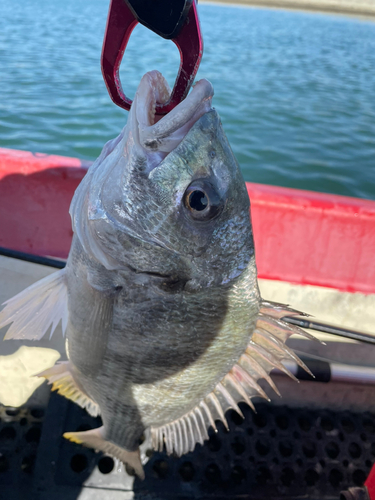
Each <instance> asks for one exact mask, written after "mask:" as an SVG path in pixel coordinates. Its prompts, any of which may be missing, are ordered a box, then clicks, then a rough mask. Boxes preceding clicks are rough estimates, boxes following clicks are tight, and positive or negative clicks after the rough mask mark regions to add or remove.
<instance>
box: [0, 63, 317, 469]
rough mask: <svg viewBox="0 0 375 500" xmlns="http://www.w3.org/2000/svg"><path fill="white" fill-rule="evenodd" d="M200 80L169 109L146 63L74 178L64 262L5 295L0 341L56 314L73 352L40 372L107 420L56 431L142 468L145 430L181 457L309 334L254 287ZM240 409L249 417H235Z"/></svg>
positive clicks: (244, 226)
mask: <svg viewBox="0 0 375 500" xmlns="http://www.w3.org/2000/svg"><path fill="white" fill-rule="evenodd" d="M213 94H214V91H213V87H212V85H211V83H210V82H208V81H207V80H204V79H203V80H200V81H199V82H197V83H196V84H195V86H194V87H193V90H192V91H191V93H190V94H189V95H188V96H187V97H186V99H185V100H183V101H182V102H181V103H180V104H179V105H178V106H177V107H175V108H174V109H173V110H172V111H171V112H169V113H168V114H167V115H165V116H163V117H160V116H157V115H156V114H155V107H156V104H157V103H165V102H166V101H168V99H169V97H170V89H169V87H168V84H167V82H166V81H165V79H164V78H163V76H162V75H161V74H160V73H159V72H157V71H152V72H149V73H147V74H145V75H144V76H143V78H142V79H141V82H140V84H139V87H138V90H137V92H136V95H135V98H134V102H133V104H132V107H131V110H130V113H129V117H128V121H127V124H126V126H125V127H124V129H123V130H122V132H121V133H120V135H119V136H118V137H117V138H115V139H113V140H112V141H109V142H108V143H107V144H106V145H105V146H104V148H103V150H102V152H101V154H100V156H99V158H98V159H97V160H96V161H95V162H94V164H93V165H92V166H91V167H90V168H89V170H88V172H87V174H86V175H85V177H84V178H83V180H82V182H81V183H80V185H79V186H78V188H77V190H76V192H75V194H74V197H73V200H72V203H71V207H70V215H71V219H72V227H73V239H72V245H71V249H70V253H69V256H68V260H67V263H66V266H65V268H64V269H62V270H59V271H57V272H55V273H54V274H52V275H50V276H48V277H46V278H44V279H43V280H41V281H39V282H37V283H35V284H34V285H32V286H31V287H29V288H28V289H26V290H24V291H23V292H21V293H20V294H18V295H17V296H15V297H13V298H11V299H10V300H8V301H7V302H6V303H5V307H4V309H3V310H2V311H1V313H0V328H2V327H4V326H7V325H10V327H9V329H8V331H7V333H6V335H5V339H28V340H39V339H41V338H42V337H43V336H44V335H45V334H46V333H47V331H48V330H49V329H50V331H51V333H50V335H51V336H52V334H53V332H54V331H55V329H56V327H57V325H58V324H59V322H60V321H61V322H62V330H63V334H64V335H65V339H66V340H65V342H66V344H65V345H66V354H67V358H68V361H64V362H57V363H56V364H55V366H53V367H52V368H49V369H47V370H45V371H44V372H42V373H41V374H39V375H40V376H43V377H45V378H46V379H47V380H48V382H49V383H50V384H52V389H53V390H57V391H58V393H59V394H61V395H63V396H65V397H66V398H68V399H70V400H72V401H74V402H75V403H77V404H78V405H80V406H81V407H82V408H85V409H86V410H87V411H88V413H89V414H90V415H93V416H97V415H100V416H101V418H102V422H103V425H102V426H101V427H99V428H97V429H92V430H88V431H82V432H67V433H65V434H64V437H65V438H67V439H69V440H71V441H73V442H75V443H80V444H82V445H84V446H88V447H91V448H94V449H95V450H100V451H102V452H104V453H107V454H110V455H112V456H114V457H116V458H118V459H119V460H121V461H122V462H123V463H125V464H128V465H130V466H131V467H132V468H133V469H134V471H135V472H136V474H137V475H138V476H139V477H140V478H143V477H144V471H143V465H142V460H141V455H140V447H139V446H140V442H141V440H142V436H146V435H147V436H148V437H149V439H150V442H151V445H152V447H153V448H154V449H155V450H159V451H161V450H163V449H164V447H165V449H166V451H167V453H168V454H172V453H175V454H176V455H177V456H181V455H182V454H184V453H187V452H189V451H192V450H193V449H194V448H195V446H196V443H200V444H202V445H203V444H204V441H205V440H207V439H208V430H209V428H210V427H212V428H213V429H215V430H216V423H215V422H216V421H222V422H223V423H224V425H225V426H226V427H227V428H228V424H227V421H226V417H225V414H226V412H227V410H229V409H233V410H235V411H236V412H237V413H239V414H240V415H242V412H241V409H240V407H239V403H240V402H245V403H247V404H248V405H249V406H250V407H251V408H252V409H253V410H254V411H255V407H254V403H253V401H252V399H253V398H254V397H261V398H265V399H266V400H269V398H268V395H267V394H266V392H265V391H264V389H263V388H262V387H261V385H260V384H259V380H260V379H265V380H266V381H267V382H268V384H269V385H270V386H271V387H272V388H273V390H274V391H275V392H276V393H277V394H279V391H278V389H277V387H276V385H275V383H274V382H273V380H272V379H271V377H270V372H271V371H272V370H273V369H274V368H276V369H279V370H281V371H283V372H284V373H286V374H288V375H289V376H290V377H292V378H295V377H294V376H293V375H292V374H291V373H290V372H289V371H288V369H287V368H286V367H285V366H284V365H283V363H282V362H283V360H293V361H295V362H297V363H298V364H299V365H300V366H301V367H302V368H304V369H305V370H306V371H308V372H309V373H311V372H310V371H309V369H308V368H307V367H306V366H305V365H304V363H303V362H302V361H301V360H300V359H299V358H298V357H297V355H296V354H295V353H294V352H293V351H292V350H291V349H290V348H289V347H287V346H286V344H285V342H286V341H287V339H288V338H289V337H290V336H291V335H293V334H299V335H302V336H304V337H307V338H313V337H312V336H310V334H308V333H307V332H305V331H304V330H302V329H300V328H299V327H297V326H293V325H290V324H288V323H286V322H285V321H283V319H282V318H283V316H285V315H288V316H293V315H301V314H303V313H301V312H299V311H295V310H293V309H291V308H290V307H289V306H286V305H282V304H277V303H273V302H269V301H266V300H264V299H263V298H262V297H261V295H260V291H259V287H258V282H257V268H256V262H255V250H254V240H253V231H252V224H251V217H250V201H249V196H248V193H247V189H246V185H245V182H244V179H243V177H242V174H241V170H240V167H239V165H238V163H237V160H236V158H235V156H234V154H233V152H232V150H231V147H230V144H229V142H228V140H227V138H226V136H225V133H224V131H223V127H222V124H221V121H220V118H219V115H218V113H217V111H216V110H215V109H214V108H213V107H212V98H213ZM242 416H243V415H242Z"/></svg>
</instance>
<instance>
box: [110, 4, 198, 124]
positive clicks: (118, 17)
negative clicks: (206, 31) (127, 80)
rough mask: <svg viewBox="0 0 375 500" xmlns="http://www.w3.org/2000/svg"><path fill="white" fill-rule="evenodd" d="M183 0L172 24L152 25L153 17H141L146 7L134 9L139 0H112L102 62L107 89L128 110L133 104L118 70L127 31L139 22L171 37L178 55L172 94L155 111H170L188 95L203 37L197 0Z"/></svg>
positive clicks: (128, 36) (115, 101)
mask: <svg viewBox="0 0 375 500" xmlns="http://www.w3.org/2000/svg"><path fill="white" fill-rule="evenodd" d="M143 1H144V0H143ZM158 1H159V2H161V0H152V2H153V4H152V7H153V8H155V7H157V3H158ZM174 1H176V0H174ZM183 3H184V9H183V11H182V12H181V15H177V17H176V20H175V21H174V22H173V23H172V25H169V26H168V25H167V24H164V25H163V23H162V22H161V23H159V24H158V25H157V26H156V27H155V26H153V25H152V23H150V21H152V19H150V17H149V18H147V17H146V18H145V17H144V15H143V14H146V16H147V11H144V12H142V10H140V9H139V8H138V9H137V7H139V6H140V5H141V2H140V1H139V0H111V4H110V7H109V13H108V19H107V27H106V31H105V35H104V42H103V50H102V57H101V65H102V73H103V78H104V81H105V84H106V86H107V89H108V93H109V95H110V97H111V99H112V101H113V102H114V103H115V104H117V105H118V106H120V107H121V108H124V109H126V110H129V109H130V106H131V104H132V101H131V100H130V99H129V98H128V97H126V94H125V93H124V91H123V89H122V85H121V81H120V76H119V70H120V64H121V61H122V58H123V55H124V52H125V49H126V46H127V44H128V41H129V38H130V35H131V33H132V31H133V29H134V28H135V26H136V25H137V24H138V22H141V23H142V24H144V25H145V26H147V27H148V28H150V29H152V30H153V31H155V32H156V33H158V34H159V35H161V36H162V37H163V38H167V39H171V40H172V41H173V42H174V43H175V44H176V45H177V47H178V49H179V52H180V56H181V62H180V68H179V71H178V74H177V78H176V82H175V85H174V87H173V90H172V94H171V97H170V99H169V101H168V102H167V103H165V104H162V105H157V106H156V114H157V115H165V114H167V113H169V111H171V110H172V109H173V108H174V107H175V106H177V104H179V103H180V102H181V101H182V100H183V99H184V98H185V97H186V96H187V94H188V92H189V90H190V87H191V86H192V84H193V82H194V78H195V76H196V74H197V71H198V68H199V64H200V62H201V59H202V54H203V40H202V35H201V31H200V25H199V19H198V13H197V5H196V0H187V1H186V0H183ZM149 13H150V12H149ZM151 14H152V12H151ZM159 21H160V19H159ZM163 27H164V28H165V29H163Z"/></svg>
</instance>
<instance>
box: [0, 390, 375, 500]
mask: <svg viewBox="0 0 375 500" xmlns="http://www.w3.org/2000/svg"><path fill="white" fill-rule="evenodd" d="M256 408H257V414H254V413H253V412H252V411H251V410H250V409H249V408H248V407H247V406H245V405H243V406H241V409H242V411H243V413H244V415H245V420H243V419H242V418H241V417H239V416H238V415H237V414H236V413H234V412H229V413H228V414H227V419H228V423H229V427H230V429H231V430H230V432H227V431H226V430H225V429H224V426H223V425H222V424H221V423H220V424H218V433H214V432H210V436H211V437H210V440H209V441H208V442H206V443H205V445H204V446H200V445H197V446H196V449H195V451H194V452H193V453H189V454H187V455H184V456H183V457H181V458H177V457H174V456H170V457H168V456H167V455H166V454H165V453H153V454H152V455H151V457H150V460H149V462H148V463H147V464H146V465H145V473H146V479H145V480H144V481H140V480H138V479H137V478H136V479H135V480H134V478H133V477H132V475H131V471H130V470H128V471H127V472H126V471H125V470H124V467H120V466H119V464H117V463H115V461H114V460H113V459H112V458H110V457H107V456H103V455H102V454H98V453H95V452H94V451H93V450H90V449H88V448H84V447H82V446H80V445H75V444H73V443H71V442H68V441H66V440H65V439H63V438H62V434H63V433H64V432H65V431H77V430H86V429H90V428H94V427H98V426H99V425H101V422H100V418H97V419H93V418H91V417H89V416H88V415H87V413H86V412H85V411H84V410H81V409H80V408H79V407H77V406H76V405H74V404H73V403H70V402H68V401H67V400H65V399H64V398H62V397H60V396H58V395H56V394H52V395H51V399H50V403H49V406H48V408H47V411H46V413H45V415H44V412H43V410H42V409H38V408H34V409H32V410H31V411H28V410H25V409H20V410H15V411H13V410H11V409H4V408H3V409H2V410H1V413H0V418H1V422H0V498H6V499H14V500H16V499H18V498H22V499H29V498H30V499H38V500H41V499H43V500H44V499H47V498H48V500H50V499H52V498H53V499H60V498H61V499H64V500H71V499H75V498H77V497H78V495H79V492H80V491H81V489H82V488H88V489H90V488H91V490H90V491H92V492H95V494H98V493H99V492H100V496H99V497H97V496H95V498H103V500H105V499H112V498H113V491H114V490H115V491H123V492H125V491H130V490H132V489H134V492H135V495H134V498H135V499H146V498H147V499H159V500H163V499H165V500H169V499H178V498H181V499H182V498H183V499H196V498H197V499H198V498H199V499H203V498H207V499H210V498H212V499H214V498H215V499H223V500H224V499H235V498H238V499H242V500H245V499H263V498H267V499H271V498H273V499H288V500H291V499H297V498H298V499H300V498H309V499H317V500H318V499H319V500H324V499H338V498H339V495H340V491H341V490H342V489H346V488H348V487H350V486H361V485H363V483H364V481H365V479H366V477H367V475H368V473H369V471H370V468H371V466H372V463H373V461H374V460H375V415H373V414H369V413H368V414H356V413H349V412H345V413H339V412H328V411H318V410H306V409H303V410H302V409H294V408H293V409H292V408H288V407H283V406H273V405H271V404H263V403H262V404H258V405H256ZM119 469H121V470H119ZM129 473H130V474H129ZM111 492H112V493H111ZM88 498H90V496H89V497H88Z"/></svg>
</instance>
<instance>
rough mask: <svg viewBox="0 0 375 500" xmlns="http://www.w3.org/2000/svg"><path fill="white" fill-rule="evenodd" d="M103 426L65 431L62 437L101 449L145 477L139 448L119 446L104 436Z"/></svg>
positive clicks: (142, 477) (139, 475)
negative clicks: (86, 429)
mask: <svg viewBox="0 0 375 500" xmlns="http://www.w3.org/2000/svg"><path fill="white" fill-rule="evenodd" d="M104 435H105V430H104V426H102V427H99V428H98V429H92V430H90V431H82V432H65V434H64V438H66V439H69V441H72V442H73V443H77V444H82V445H83V446H87V447H88V448H94V450H96V451H102V452H103V453H107V454H108V455H112V456H113V457H115V458H118V459H119V460H121V462H123V463H125V464H128V465H130V467H133V469H134V470H135V472H136V474H137V476H138V477H139V478H140V479H144V478H145V474H144V471H143V467H142V463H141V456H140V452H139V448H138V450H136V451H127V450H125V449H124V448H121V447H120V446H117V445H115V444H113V443H111V442H110V441H106V440H105V438H104Z"/></svg>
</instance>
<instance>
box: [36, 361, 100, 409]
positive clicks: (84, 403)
mask: <svg viewBox="0 0 375 500" xmlns="http://www.w3.org/2000/svg"><path fill="white" fill-rule="evenodd" d="M37 376H38V377H44V378H46V379H47V380H48V383H49V384H52V390H53V391H57V392H58V393H59V394H61V395H62V396H65V397H66V398H67V399H70V400H72V401H74V402H75V403H77V405H79V406H80V407H81V408H85V409H86V411H87V412H88V413H89V414H90V415H91V416H92V417H97V416H98V415H99V414H100V408H99V406H98V405H97V404H96V403H95V401H93V400H92V399H91V398H90V397H89V396H88V395H87V394H85V392H84V391H83V390H82V389H81V388H80V387H79V386H78V384H77V382H76V381H75V380H74V376H73V369H72V364H71V362H70V361H62V362H60V363H56V364H55V365H54V366H52V368H48V369H47V370H44V371H43V372H41V373H38V374H37Z"/></svg>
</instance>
